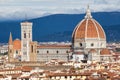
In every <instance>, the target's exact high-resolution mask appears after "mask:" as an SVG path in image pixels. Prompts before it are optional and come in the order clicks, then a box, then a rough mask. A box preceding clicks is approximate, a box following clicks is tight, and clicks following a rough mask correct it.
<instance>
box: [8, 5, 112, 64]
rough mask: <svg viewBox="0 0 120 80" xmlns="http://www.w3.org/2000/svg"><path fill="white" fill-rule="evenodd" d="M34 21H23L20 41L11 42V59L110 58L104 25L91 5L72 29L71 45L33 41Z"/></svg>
mask: <svg viewBox="0 0 120 80" xmlns="http://www.w3.org/2000/svg"><path fill="white" fill-rule="evenodd" d="M32 24H33V23H32V22H27V21H26V22H22V23H21V40H20V39H16V40H12V33H10V37H9V42H8V61H9V62H20V61H31V62H36V61H43V62H44V61H45V62H46V61H50V60H52V59H56V60H61V61H71V60H72V61H81V60H89V61H105V60H106V61H110V60H111V59H112V56H111V52H110V51H109V50H108V49H107V48H106V35H105V32H104V30H103V28H102V26H101V25H100V24H99V23H98V22H97V21H96V20H95V19H94V18H93V17H92V15H91V11H90V9H89V6H88V8H87V10H86V15H85V17H84V19H83V20H82V21H80V22H79V23H78V25H77V26H76V27H75V29H74V30H73V34H72V44H71V45H65V44H63V45H57V44H56V45H39V44H38V43H37V41H32Z"/></svg>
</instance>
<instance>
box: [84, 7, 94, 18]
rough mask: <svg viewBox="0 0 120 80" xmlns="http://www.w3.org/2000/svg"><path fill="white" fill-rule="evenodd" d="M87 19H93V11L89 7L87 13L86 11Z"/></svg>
mask: <svg viewBox="0 0 120 80" xmlns="http://www.w3.org/2000/svg"><path fill="white" fill-rule="evenodd" d="M85 18H86V19H90V18H92V16H91V11H90V9H89V5H88V6H87V11H86V15H85Z"/></svg>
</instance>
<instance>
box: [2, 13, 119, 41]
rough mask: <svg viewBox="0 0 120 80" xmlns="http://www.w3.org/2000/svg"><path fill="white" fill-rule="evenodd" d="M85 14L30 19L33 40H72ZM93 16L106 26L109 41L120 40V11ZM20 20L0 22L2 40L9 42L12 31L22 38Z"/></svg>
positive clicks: (16, 36) (15, 36)
mask: <svg viewBox="0 0 120 80" xmlns="http://www.w3.org/2000/svg"><path fill="white" fill-rule="evenodd" d="M84 16H85V14H54V15H49V16H45V17H40V18H35V19H31V20H28V21H31V22H33V40H34V41H38V42H47V41H60V42H61V41H71V35H72V31H73V30H74V28H75V27H76V25H77V24H78V23H79V22H80V21H81V20H82V19H83V18H84ZM92 16H93V18H94V19H96V20H97V21H98V22H99V23H100V24H101V25H102V27H103V28H104V30H105V32H106V35H107V41H108V42H111V41H120V36H119V34H120V12H97V13H92ZM20 22H21V21H4V22H0V28H1V29H0V42H4V43H5V42H8V39H9V34H10V32H12V36H13V39H16V38H19V39H20V34H21V33H20V28H21V27H20Z"/></svg>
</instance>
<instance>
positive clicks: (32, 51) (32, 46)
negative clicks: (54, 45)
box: [31, 45, 33, 53]
mask: <svg viewBox="0 0 120 80" xmlns="http://www.w3.org/2000/svg"><path fill="white" fill-rule="evenodd" d="M31 52H32V53H33V45H32V46H31Z"/></svg>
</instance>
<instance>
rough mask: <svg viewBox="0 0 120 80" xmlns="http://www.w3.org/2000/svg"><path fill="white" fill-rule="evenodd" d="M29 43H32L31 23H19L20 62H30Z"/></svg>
mask: <svg viewBox="0 0 120 80" xmlns="http://www.w3.org/2000/svg"><path fill="white" fill-rule="evenodd" d="M30 42H32V23H31V22H22V23H21V53H22V56H21V58H22V59H21V60H22V61H30V57H29V55H30Z"/></svg>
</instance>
